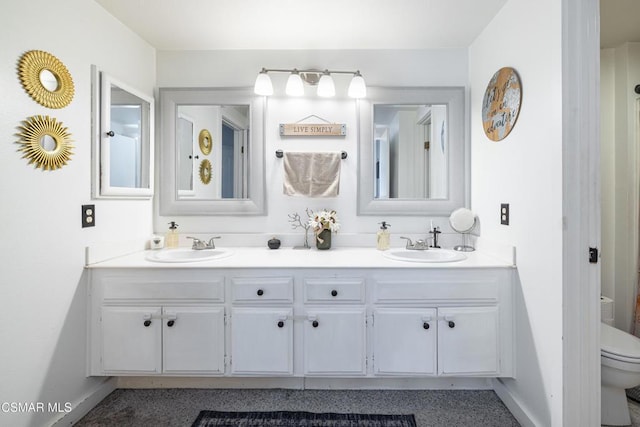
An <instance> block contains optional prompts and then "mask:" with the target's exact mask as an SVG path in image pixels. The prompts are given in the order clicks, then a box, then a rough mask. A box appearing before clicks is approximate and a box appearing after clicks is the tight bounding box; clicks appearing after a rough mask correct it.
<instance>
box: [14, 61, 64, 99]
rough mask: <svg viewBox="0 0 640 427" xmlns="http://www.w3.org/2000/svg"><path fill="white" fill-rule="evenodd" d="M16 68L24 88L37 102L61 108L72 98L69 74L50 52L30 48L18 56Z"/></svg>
mask: <svg viewBox="0 0 640 427" xmlns="http://www.w3.org/2000/svg"><path fill="white" fill-rule="evenodd" d="M18 69H19V74H20V81H21V82H22V86H23V87H24V90H26V91H27V93H28V94H29V95H30V96H31V98H33V99H34V100H35V101H36V102H37V103H39V104H41V105H44V106H45V107H48V108H63V107H66V106H67V105H69V103H70V102H71V100H72V99H73V94H74V90H75V89H74V86H73V79H72V78H71V74H69V71H68V70H67V67H65V66H64V64H63V63H62V62H61V61H60V60H59V59H58V58H56V57H55V56H53V55H51V54H50V53H48V52H44V51H42V50H30V51H29V52H27V53H25V54H24V55H22V58H20V64H19V66H18Z"/></svg>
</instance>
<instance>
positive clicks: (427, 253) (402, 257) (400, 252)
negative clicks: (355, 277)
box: [382, 249, 467, 262]
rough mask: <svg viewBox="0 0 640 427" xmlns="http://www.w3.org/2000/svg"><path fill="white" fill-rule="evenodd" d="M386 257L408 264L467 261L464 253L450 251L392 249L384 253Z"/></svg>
mask: <svg viewBox="0 0 640 427" xmlns="http://www.w3.org/2000/svg"><path fill="white" fill-rule="evenodd" d="M382 255H384V256H385V257H387V258H389V259H393V260H396V261H408V262H455V261H462V260H463V259H467V256H466V255H465V254H463V253H462V252H458V251H452V250H448V249H427V250H423V251H421V250H411V249H390V250H388V251H385V252H383V253H382Z"/></svg>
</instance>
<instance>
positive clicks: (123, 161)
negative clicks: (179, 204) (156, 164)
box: [92, 66, 154, 199]
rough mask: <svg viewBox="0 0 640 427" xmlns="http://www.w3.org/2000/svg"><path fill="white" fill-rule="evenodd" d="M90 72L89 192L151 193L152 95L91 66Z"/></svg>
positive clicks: (145, 195)
mask: <svg viewBox="0 0 640 427" xmlns="http://www.w3.org/2000/svg"><path fill="white" fill-rule="evenodd" d="M92 74H93V78H92V80H93V87H92V90H93V105H92V109H93V114H92V125H93V196H94V198H145V199H148V198H151V197H152V196H153V179H152V177H153V151H154V150H153V131H154V124H153V116H154V101H153V97H151V96H148V95H145V94H143V93H141V92H139V91H137V90H135V89H133V88H131V87H129V86H127V85H126V84H124V83H122V82H119V81H118V80H116V79H114V78H113V77H111V76H110V75H108V74H107V73H105V72H101V71H99V70H98V69H97V67H95V66H93V67H92Z"/></svg>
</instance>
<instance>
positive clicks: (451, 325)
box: [449, 320, 456, 328]
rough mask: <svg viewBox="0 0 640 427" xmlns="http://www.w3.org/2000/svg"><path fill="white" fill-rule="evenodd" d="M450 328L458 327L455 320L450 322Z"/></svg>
mask: <svg viewBox="0 0 640 427" xmlns="http://www.w3.org/2000/svg"><path fill="white" fill-rule="evenodd" d="M449 327H450V328H455V327H456V323H455V322H454V321H453V320H449Z"/></svg>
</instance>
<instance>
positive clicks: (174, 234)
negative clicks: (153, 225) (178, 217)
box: [164, 221, 178, 248]
mask: <svg viewBox="0 0 640 427" xmlns="http://www.w3.org/2000/svg"><path fill="white" fill-rule="evenodd" d="M164 246H165V248H177V247H178V224H176V222H175V221H171V222H170V223H169V231H167V234H166V235H165V237H164Z"/></svg>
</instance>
